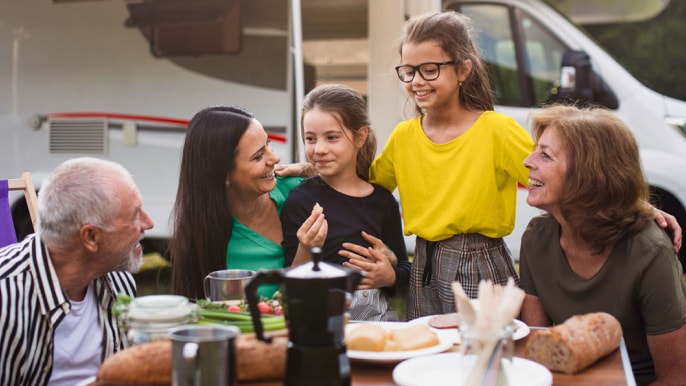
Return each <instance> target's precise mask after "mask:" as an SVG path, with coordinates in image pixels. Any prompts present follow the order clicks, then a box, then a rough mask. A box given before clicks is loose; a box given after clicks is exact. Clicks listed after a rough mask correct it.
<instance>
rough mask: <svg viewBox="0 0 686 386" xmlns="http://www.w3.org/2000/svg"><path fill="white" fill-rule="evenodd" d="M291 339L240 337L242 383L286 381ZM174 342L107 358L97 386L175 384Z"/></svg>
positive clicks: (238, 358) (160, 342) (135, 348)
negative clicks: (172, 373) (172, 369)
mask: <svg viewBox="0 0 686 386" xmlns="http://www.w3.org/2000/svg"><path fill="white" fill-rule="evenodd" d="M287 346H288V337H287V336H274V337H273V340H272V343H271V344H269V343H264V342H261V341H258V340H257V338H255V335H254V334H242V335H239V336H237V337H236V366H237V370H236V374H237V378H238V381H264V380H282V379H283V378H284V376H285V374H286V349H287ZM171 368H172V342H171V341H170V340H168V339H163V340H155V341H152V342H147V343H142V344H139V345H135V346H131V347H129V348H127V349H125V350H122V351H120V352H118V353H116V354H114V355H113V356H111V357H109V358H107V359H106V360H105V362H104V363H103V364H102V365H101V366H100V369H99V370H98V373H97V376H96V382H95V383H93V385H97V386H110V385H117V386H119V385H126V386H134V385H135V386H143V385H145V386H168V385H170V384H171Z"/></svg>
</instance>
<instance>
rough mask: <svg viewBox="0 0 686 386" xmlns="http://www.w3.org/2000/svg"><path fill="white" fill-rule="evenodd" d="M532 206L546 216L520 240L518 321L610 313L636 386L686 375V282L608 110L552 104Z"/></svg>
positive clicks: (634, 151) (539, 137)
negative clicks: (618, 327)
mask: <svg viewBox="0 0 686 386" xmlns="http://www.w3.org/2000/svg"><path fill="white" fill-rule="evenodd" d="M532 132H533V135H534V138H535V140H536V143H537V146H536V150H535V151H534V152H533V153H532V154H531V155H530V156H529V157H528V158H527V159H526V160H524V164H525V165H526V167H527V168H529V170H530V173H529V196H528V198H527V202H528V203H529V205H532V206H535V207H537V208H540V209H543V210H545V211H546V212H548V213H547V214H545V215H542V216H539V217H536V218H534V219H533V220H531V222H530V223H529V226H528V228H527V230H526V232H525V233H524V236H523V237H522V247H521V252H520V274H521V285H522V287H523V288H524V290H525V291H526V292H527V296H526V299H525V301H524V305H523V307H522V319H523V320H524V321H525V322H526V323H528V324H530V325H550V324H551V323H552V324H556V323H561V322H563V321H564V320H565V319H567V318H568V317H570V316H572V315H575V314H584V313H588V312H595V311H605V312H608V313H610V314H612V315H613V316H615V317H616V318H617V319H618V320H619V321H620V323H621V324H622V328H623V331H624V340H625V341H626V344H627V348H628V351H629V356H630V358H631V365H632V367H633V371H634V375H635V377H636V381H637V383H638V384H640V385H645V384H650V383H652V382H655V383H654V384H669V385H676V384H683V382H684V380H686V286H685V285H684V282H683V280H682V277H681V272H682V270H681V265H680V264H679V260H678V259H677V257H676V255H675V253H674V249H673V246H672V244H671V242H670V239H669V237H668V236H667V234H666V233H665V232H664V231H663V230H662V229H660V227H659V226H658V225H657V224H656V223H655V222H654V221H653V217H654V213H653V209H652V208H651V207H650V206H649V205H647V204H646V200H647V198H648V187H647V184H646V181H645V179H644V176H643V172H642V169H641V163H640V158H639V152H638V147H637V145H636V142H635V140H634V138H633V136H632V135H631V132H630V131H629V129H628V128H627V127H626V126H625V125H624V124H623V123H622V121H621V120H619V118H617V117H616V116H615V115H614V114H612V113H611V112H609V111H606V110H602V109H579V108H576V107H570V106H556V107H550V108H547V109H544V110H543V111H541V112H540V113H539V114H536V115H535V116H534V117H533V120H532Z"/></svg>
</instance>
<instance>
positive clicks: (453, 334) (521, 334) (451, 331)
mask: <svg viewBox="0 0 686 386" xmlns="http://www.w3.org/2000/svg"><path fill="white" fill-rule="evenodd" d="M433 316H435V315H429V316H422V317H421V318H417V319H413V320H411V321H409V322H408V323H422V324H426V325H427V326H428V325H429V319H431V318H432V317H433ZM512 322H513V323H514V324H515V325H516V328H515V331H514V333H512V339H514V340H519V339H522V338H525V337H526V336H527V335H529V332H531V329H530V328H529V326H527V325H526V323H524V322H522V321H521V320H519V319H512ZM429 327H431V326H429ZM431 328H432V329H433V330H434V331H437V332H439V333H440V334H442V335H446V336H447V337H448V338H449V339H451V340H452V342H453V343H455V344H460V342H461V339H460V332H459V331H458V329H457V328H433V327H431Z"/></svg>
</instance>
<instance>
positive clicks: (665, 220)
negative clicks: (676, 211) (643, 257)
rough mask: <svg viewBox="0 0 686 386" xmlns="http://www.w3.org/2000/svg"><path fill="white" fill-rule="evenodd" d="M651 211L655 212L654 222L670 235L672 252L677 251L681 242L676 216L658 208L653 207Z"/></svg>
mask: <svg viewBox="0 0 686 386" xmlns="http://www.w3.org/2000/svg"><path fill="white" fill-rule="evenodd" d="M653 211H654V213H655V222H656V223H657V225H659V226H660V228H663V229H665V230H667V233H669V234H670V235H671V236H672V244H674V252H677V253H678V252H679V250H680V249H681V242H682V235H681V227H680V226H679V222H678V221H676V217H674V216H672V215H671V214H669V213H667V212H664V211H662V210H660V209H657V208H655V207H653Z"/></svg>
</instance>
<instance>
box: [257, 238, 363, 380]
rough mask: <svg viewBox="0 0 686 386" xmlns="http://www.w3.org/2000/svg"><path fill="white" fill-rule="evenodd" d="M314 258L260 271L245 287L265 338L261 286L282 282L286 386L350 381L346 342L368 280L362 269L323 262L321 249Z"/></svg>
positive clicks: (265, 339)
mask: <svg viewBox="0 0 686 386" xmlns="http://www.w3.org/2000/svg"><path fill="white" fill-rule="evenodd" d="M312 252H313V253H312V256H313V261H312V262H309V263H306V264H303V265H300V266H297V267H292V268H287V269H275V270H260V271H258V272H257V274H256V275H255V276H254V277H253V278H252V280H251V281H250V282H249V283H248V284H247V285H246V286H245V295H246V300H247V302H248V306H249V307H250V313H251V315H252V320H253V325H254V327H255V334H256V336H257V338H258V339H260V340H262V341H265V342H269V341H270V339H269V337H265V336H264V330H263V327H262V321H261V320H260V312H259V310H258V308H257V303H258V297H257V287H258V286H259V285H260V284H265V283H279V284H280V290H281V293H282V304H283V306H284V311H285V316H286V322H287V325H288V338H289V344H288V356H287V362H286V378H285V382H284V384H285V385H303V386H305V385H312V386H314V385H316V386H328V385H330V386H334V385H335V386H339V385H350V361H349V359H348V356H347V355H346V347H345V341H344V338H345V336H344V334H345V331H344V329H345V323H346V321H347V318H348V316H347V315H346V312H347V309H346V308H347V307H348V306H349V299H350V295H349V294H350V293H351V292H353V291H354V290H355V289H356V288H357V285H358V284H359V283H360V280H361V279H362V274H361V273H360V272H358V271H355V270H352V269H349V268H346V267H343V266H340V265H334V264H330V263H327V262H321V261H320V259H321V251H320V250H319V249H318V248H314V249H313V250H312Z"/></svg>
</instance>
